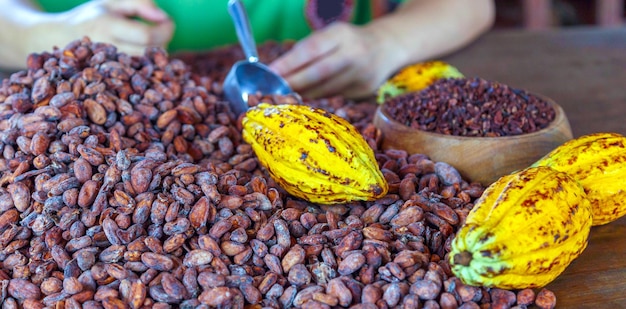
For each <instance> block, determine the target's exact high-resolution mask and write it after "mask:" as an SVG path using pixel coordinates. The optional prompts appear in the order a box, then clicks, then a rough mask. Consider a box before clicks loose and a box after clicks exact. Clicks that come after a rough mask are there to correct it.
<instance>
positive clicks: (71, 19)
mask: <svg viewBox="0 0 626 309" xmlns="http://www.w3.org/2000/svg"><path fill="white" fill-rule="evenodd" d="M35 31H36V32H37V33H36V34H35V37H36V39H35V40H34V41H31V43H30V44H31V46H30V48H31V50H32V51H43V50H49V49H50V48H52V46H59V47H63V46H64V45H62V44H67V43H69V42H71V41H73V40H76V39H80V38H82V37H84V36H89V38H90V39H91V40H92V41H93V42H104V43H111V44H114V45H115V46H116V47H117V49H118V50H119V51H120V52H125V53H128V54H129V55H143V53H144V51H145V49H146V47H154V46H158V47H165V46H167V44H168V43H169V41H170V39H171V38H172V34H173V31H174V25H173V23H172V21H171V20H170V19H169V17H168V16H167V14H166V13H165V12H163V11H162V10H161V9H159V8H158V7H157V6H156V5H155V4H154V2H153V1H152V0H131V1H129V0H96V1H88V2H86V3H85V4H83V5H80V6H78V7H76V8H74V9H72V10H70V11H67V12H63V13H59V14H54V15H51V18H50V19H48V21H47V22H44V23H42V24H41V25H39V26H37V27H35Z"/></svg>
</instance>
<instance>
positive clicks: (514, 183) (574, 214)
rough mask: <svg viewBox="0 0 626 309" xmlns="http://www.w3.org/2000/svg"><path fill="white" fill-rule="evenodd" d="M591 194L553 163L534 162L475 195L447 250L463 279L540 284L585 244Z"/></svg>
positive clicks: (491, 284)
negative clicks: (588, 197) (544, 164)
mask: <svg viewBox="0 0 626 309" xmlns="http://www.w3.org/2000/svg"><path fill="white" fill-rule="evenodd" d="M590 229H591V209H590V205H589V200H587V198H586V197H585V192H584V191H583V188H582V187H581V186H580V184H579V183H578V182H577V181H575V180H574V179H572V178H571V177H569V176H568V175H567V174H566V173H563V172H559V171H556V170H554V169H552V168H549V167H530V168H527V169H524V170H522V171H520V172H517V173H514V174H510V175H506V176H503V177H501V178H500V179H498V180H497V181H496V182H494V183H493V184H491V185H490V186H489V187H487V189H485V192H484V193H483V195H482V196H481V197H480V198H479V199H478V200H476V203H475V205H474V208H473V209H472V210H471V211H470V213H469V214H468V216H467V219H466V222H465V224H464V225H463V226H462V227H461V228H460V229H459V231H458V232H457V235H456V236H455V238H454V239H453V241H452V246H451V247H452V248H451V251H450V253H449V255H448V259H449V262H450V266H451V268H452V272H453V273H454V275H456V276H457V277H459V278H460V279H461V281H463V282H464V283H465V284H469V285H476V286H486V287H497V288H502V289H524V288H535V287H542V286H545V285H546V284H548V283H549V282H551V281H552V280H554V279H555V278H556V277H557V276H558V275H559V274H561V273H562V272H563V271H564V270H565V268H566V267H567V266H568V265H569V264H570V262H571V261H572V260H574V259H575V258H576V257H578V256H579V255H580V254H581V253H582V252H583V250H584V249H585V248H586V247H587V241H588V238H589V231H590Z"/></svg>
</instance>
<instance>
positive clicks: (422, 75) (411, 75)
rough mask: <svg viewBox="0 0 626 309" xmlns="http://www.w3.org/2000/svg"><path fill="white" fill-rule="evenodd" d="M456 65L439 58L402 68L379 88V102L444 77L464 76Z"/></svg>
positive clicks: (424, 86)
mask: <svg viewBox="0 0 626 309" xmlns="http://www.w3.org/2000/svg"><path fill="white" fill-rule="evenodd" d="M462 77H463V74H462V73H461V72H459V70H458V69H457V68H455V67H454V66H452V65H450V64H448V63H446V62H443V61H439V60H435V61H427V62H419V63H415V64H412V65H409V66H406V67H404V68H402V69H401V70H400V71H398V73H396V74H395V75H394V76H392V77H391V78H390V79H388V80H387V81H386V82H385V83H384V84H383V85H381V86H380V87H379V88H378V98H377V101H378V103H380V104H382V103H383V102H385V100H386V99H388V98H392V97H395V96H398V95H401V94H404V93H409V92H415V91H420V90H422V89H424V88H426V87H428V86H430V85H431V84H432V83H434V82H435V81H437V80H438V79H442V78H462Z"/></svg>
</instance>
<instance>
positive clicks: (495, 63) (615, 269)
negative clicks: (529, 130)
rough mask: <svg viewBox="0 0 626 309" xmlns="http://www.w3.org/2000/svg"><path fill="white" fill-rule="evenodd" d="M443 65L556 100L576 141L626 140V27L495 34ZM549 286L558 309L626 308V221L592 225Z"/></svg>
mask: <svg viewBox="0 0 626 309" xmlns="http://www.w3.org/2000/svg"><path fill="white" fill-rule="evenodd" d="M444 60H446V61H448V62H450V63H451V64H453V65H454V66H456V67H458V68H459V70H461V72H463V73H464V74H465V75H466V76H479V77H482V78H485V79H489V80H495V81H499V82H502V83H505V84H508V85H511V86H515V87H518V88H523V89H526V90H529V91H531V92H535V93H541V94H543V95H546V96H548V97H551V98H552V99H554V100H555V101H556V102H558V103H559V104H560V105H561V106H562V107H563V109H564V110H565V113H566V115H567V117H568V118H569V121H570V125H571V127H572V131H573V133H574V136H580V135H583V134H588V133H593V132H618V133H621V134H626V27H623V28H617V29H600V28H565V29H564V28H561V29H559V30H549V31H545V32H527V31H521V30H515V31H512V30H494V31H493V32H491V33H488V34H487V35H485V36H484V37H482V38H481V39H479V40H478V41H476V42H475V43H474V44H472V45H471V46H469V47H468V48H467V49H464V50H462V51H460V52H458V53H456V54H454V55H451V56H449V57H446V58H444ZM625 189H626V188H625ZM547 288H549V289H550V290H552V291H554V292H555V294H556V295H557V308H596V309H599V308H626V217H625V218H621V219H619V220H617V221H614V222H612V223H609V224H607V225H604V226H599V227H593V228H592V231H591V238H590V240H589V245H588V247H587V249H586V250H585V251H584V252H583V254H582V255H581V256H580V257H579V258H578V259H576V260H574V262H573V263H572V264H571V265H570V266H569V267H568V268H567V269H566V271H565V272H564V273H563V274H562V275H561V276H559V277H558V278H557V279H556V280H555V281H554V282H552V283H551V284H550V285H548V287H547Z"/></svg>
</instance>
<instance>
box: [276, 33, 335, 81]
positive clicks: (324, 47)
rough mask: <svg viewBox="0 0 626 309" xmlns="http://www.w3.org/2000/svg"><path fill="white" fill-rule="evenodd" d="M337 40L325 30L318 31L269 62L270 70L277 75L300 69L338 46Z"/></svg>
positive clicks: (284, 74)
mask: <svg viewBox="0 0 626 309" xmlns="http://www.w3.org/2000/svg"><path fill="white" fill-rule="evenodd" d="M339 43H340V42H338V41H337V40H336V39H334V38H333V37H330V36H329V35H328V32H327V31H320V32H317V33H314V34H312V35H311V36H309V37H307V38H305V39H303V40H302V41H300V42H298V43H296V44H295V45H294V46H293V47H292V48H291V50H289V51H288V52H286V53H285V54H284V55H282V56H281V57H279V58H278V59H276V60H274V61H273V62H272V63H270V65H269V67H270V69H271V70H273V71H274V72H276V73H277V74H279V75H282V76H287V75H290V74H292V73H293V72H296V71H298V70H300V69H301V68H302V67H305V66H307V65H308V64H310V63H312V62H315V61H317V60H318V59H319V58H321V57H325V56H327V55H328V54H329V53H332V52H333V51H334V50H335V49H337V48H338V47H339V45H340V44H339Z"/></svg>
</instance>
